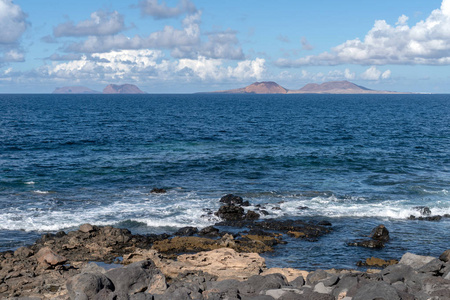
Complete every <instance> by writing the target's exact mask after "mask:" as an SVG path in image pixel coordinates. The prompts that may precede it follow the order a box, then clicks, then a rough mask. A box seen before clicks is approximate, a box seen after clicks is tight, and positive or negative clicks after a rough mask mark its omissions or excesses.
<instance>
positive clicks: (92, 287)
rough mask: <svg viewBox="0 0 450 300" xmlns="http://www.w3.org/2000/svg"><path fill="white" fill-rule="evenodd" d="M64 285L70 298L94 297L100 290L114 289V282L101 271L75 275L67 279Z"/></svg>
mask: <svg viewBox="0 0 450 300" xmlns="http://www.w3.org/2000/svg"><path fill="white" fill-rule="evenodd" d="M66 287H67V291H68V293H69V296H70V298H71V299H94V297H95V296H96V295H97V294H98V293H100V291H101V290H106V291H109V292H111V291H114V284H113V283H112V282H111V280H110V279H109V278H108V277H106V276H105V275H104V274H101V273H81V274H78V275H75V276H73V277H72V278H70V279H69V280H68V281H67V283H66ZM84 297H86V298H84Z"/></svg>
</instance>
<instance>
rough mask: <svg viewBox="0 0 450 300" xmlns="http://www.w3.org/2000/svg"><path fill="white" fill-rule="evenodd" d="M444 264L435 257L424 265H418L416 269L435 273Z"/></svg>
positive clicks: (421, 271)
mask: <svg viewBox="0 0 450 300" xmlns="http://www.w3.org/2000/svg"><path fill="white" fill-rule="evenodd" d="M443 266H444V263H443V262H442V260H440V259H438V258H435V259H433V260H432V261H430V262H429V263H427V264H426V265H424V266H422V267H420V268H419V269H418V270H417V271H418V272H420V273H434V274H437V273H438V272H439V271H440V270H441V269H442V267H443Z"/></svg>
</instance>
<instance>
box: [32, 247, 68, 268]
mask: <svg viewBox="0 0 450 300" xmlns="http://www.w3.org/2000/svg"><path fill="white" fill-rule="evenodd" d="M35 257H36V260H37V261H38V262H39V263H40V264H49V265H51V266H56V265H62V264H64V263H65V262H66V261H67V259H66V258H65V257H64V256H62V255H58V254H57V253H56V252H54V251H53V250H52V249H50V248H49V247H44V248H41V249H40V250H39V251H38V253H36V254H35Z"/></svg>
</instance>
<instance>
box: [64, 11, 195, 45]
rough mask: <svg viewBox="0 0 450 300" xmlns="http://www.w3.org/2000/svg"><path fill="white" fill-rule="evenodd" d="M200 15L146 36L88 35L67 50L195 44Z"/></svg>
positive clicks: (190, 16) (192, 16)
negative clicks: (179, 25) (177, 26)
mask: <svg viewBox="0 0 450 300" xmlns="http://www.w3.org/2000/svg"><path fill="white" fill-rule="evenodd" d="M200 15H201V13H200V12H198V13H196V14H194V15H189V16H187V17H186V18H185V19H184V20H183V29H181V30H180V29H175V28H174V27H172V26H165V27H164V29H163V30H161V31H156V32H153V33H151V34H150V35H148V36H147V37H141V36H139V35H136V36H134V37H132V38H130V37H127V36H125V35H122V34H120V35H107V36H89V37H88V39H87V40H85V41H83V42H80V43H74V44H71V45H69V46H68V47H67V49H66V50H67V51H69V52H85V53H96V52H109V51H111V50H124V49H147V48H158V49H161V48H166V49H167V48H168V49H171V48H175V47H181V46H191V45H196V44H198V43H199V42H200V26H199V23H200Z"/></svg>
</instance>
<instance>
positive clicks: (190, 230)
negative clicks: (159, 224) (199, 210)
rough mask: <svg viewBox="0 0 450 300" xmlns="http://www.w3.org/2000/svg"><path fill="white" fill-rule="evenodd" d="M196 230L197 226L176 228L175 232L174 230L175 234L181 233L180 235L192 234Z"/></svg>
mask: <svg viewBox="0 0 450 300" xmlns="http://www.w3.org/2000/svg"><path fill="white" fill-rule="evenodd" d="M197 232H198V229H197V227H192V226H187V227H182V228H180V229H178V231H177V232H175V235H181V236H192V235H194V234H196V233H197Z"/></svg>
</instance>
